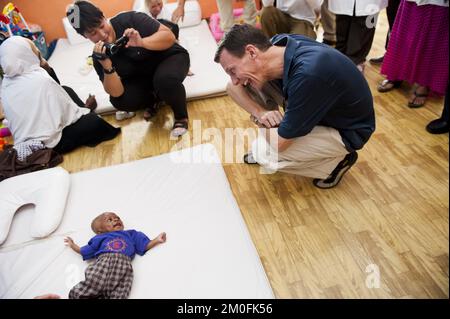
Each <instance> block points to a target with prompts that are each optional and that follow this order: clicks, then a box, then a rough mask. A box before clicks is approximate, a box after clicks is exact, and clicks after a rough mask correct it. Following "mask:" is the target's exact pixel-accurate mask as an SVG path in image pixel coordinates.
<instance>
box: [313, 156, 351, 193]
mask: <svg viewBox="0 0 450 319" xmlns="http://www.w3.org/2000/svg"><path fill="white" fill-rule="evenodd" d="M357 159H358V153H356V152H352V153H349V154H347V155H346V156H345V157H344V159H343V160H342V161H341V162H340V163H339V164H338V165H337V166H336V168H335V169H334V170H333V172H331V174H330V176H328V177H327V178H326V179H320V178H316V179H314V180H313V184H314V186H316V187H318V188H322V189H326V188H333V187H335V186H336V185H337V184H339V182H340V181H341V179H342V177H343V176H344V174H345V173H346V172H347V171H348V170H349V169H350V167H352V166H353V164H355V163H356V160H357Z"/></svg>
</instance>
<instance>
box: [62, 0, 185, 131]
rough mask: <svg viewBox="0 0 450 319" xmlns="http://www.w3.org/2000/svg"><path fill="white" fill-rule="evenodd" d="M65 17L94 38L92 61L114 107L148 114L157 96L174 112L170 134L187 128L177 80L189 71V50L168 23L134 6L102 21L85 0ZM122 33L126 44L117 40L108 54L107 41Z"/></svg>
mask: <svg viewBox="0 0 450 319" xmlns="http://www.w3.org/2000/svg"><path fill="white" fill-rule="evenodd" d="M67 17H68V18H69V21H70V22H71V24H72V26H73V27H74V29H75V30H76V31H77V32H78V33H79V34H81V35H82V36H84V37H86V38H88V39H89V40H91V41H92V42H93V43H95V47H94V55H93V56H94V67H95V70H96V71H97V73H98V76H99V78H100V80H101V81H102V83H103V86H104V88H105V91H106V92H107V93H108V94H109V95H110V100H111V103H112V104H113V105H114V107H115V108H117V109H119V110H123V111H136V110H139V109H145V110H146V113H145V114H144V117H147V118H148V117H150V116H151V115H154V113H155V111H156V107H155V105H156V104H157V103H158V101H164V102H166V103H167V104H168V105H170V106H171V108H172V110H173V113H174V117H175V123H174V126H173V130H172V135H173V136H176V137H177V136H181V135H183V134H184V133H186V132H187V128H188V113H187V108H186V90H185V88H184V86H183V81H184V79H185V77H186V75H187V73H188V71H189V64H190V61H189V54H188V52H187V51H186V49H184V48H183V47H182V46H180V45H179V44H177V43H176V40H175V36H174V34H173V33H172V32H171V31H170V29H169V28H167V27H165V26H164V25H162V24H160V23H159V22H158V21H157V20H155V19H152V18H151V17H149V16H148V15H146V14H145V13H141V12H135V11H129V12H122V13H120V14H118V15H117V16H115V17H113V18H111V19H110V20H109V21H108V20H107V19H106V18H105V16H104V15H103V12H102V11H101V10H100V9H99V8H97V7H96V6H94V5H93V4H91V3H90V2H88V1H76V2H75V3H74V5H72V6H71V7H70V9H69V10H68V12H67ZM122 37H126V38H127V39H126V38H125V39H124V41H123V42H125V43H126V44H124V45H123V47H122V48H121V45H120V43H118V47H116V49H118V50H117V53H115V54H112V53H114V52H110V51H111V50H110V48H111V45H110V44H113V43H115V42H116V41H117V40H119V39H120V38H122ZM120 40H122V39H120ZM127 40H128V42H127ZM120 42H122V41H120Z"/></svg>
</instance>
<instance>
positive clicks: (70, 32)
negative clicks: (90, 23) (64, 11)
mask: <svg viewBox="0 0 450 319" xmlns="http://www.w3.org/2000/svg"><path fill="white" fill-rule="evenodd" d="M62 22H63V25H64V30H65V31H66V37H67V39H68V40H69V43H70V44H71V45H76V44H80V43H85V42H90V41H89V40H88V39H86V38H85V37H83V36H81V35H79V34H78V33H77V31H75V29H74V28H73V27H72V25H71V24H70V22H69V19H67V17H64V18H63V19H62Z"/></svg>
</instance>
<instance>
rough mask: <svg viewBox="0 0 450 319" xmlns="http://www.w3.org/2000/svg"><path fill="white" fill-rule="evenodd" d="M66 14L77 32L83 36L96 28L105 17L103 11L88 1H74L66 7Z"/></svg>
mask: <svg viewBox="0 0 450 319" xmlns="http://www.w3.org/2000/svg"><path fill="white" fill-rule="evenodd" d="M66 16H67V18H68V19H69V22H70V24H71V25H72V27H73V28H74V29H75V30H76V31H77V33H79V34H81V35H82V36H84V34H85V33H86V32H90V31H92V30H93V29H95V28H98V27H99V26H100V24H101V23H102V20H103V19H104V18H105V16H104V15H103V12H102V11H101V10H100V9H99V8H97V7H96V6H94V5H93V4H92V3H90V2H89V1H82V0H79V1H75V3H74V4H72V5H70V6H69V7H68V8H67V12H66Z"/></svg>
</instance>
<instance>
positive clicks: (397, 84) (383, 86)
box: [377, 79, 402, 93]
mask: <svg viewBox="0 0 450 319" xmlns="http://www.w3.org/2000/svg"><path fill="white" fill-rule="evenodd" d="M387 85H392V86H388V87H387ZM400 85H402V81H390V80H387V79H386V80H383V81H382V82H381V83H380V84H378V87H377V90H378V92H380V93H385V92H389V91H392V90H393V89H395V88H398V87H400Z"/></svg>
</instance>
